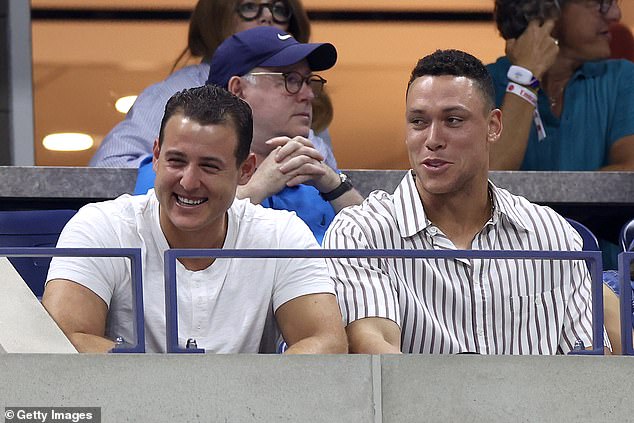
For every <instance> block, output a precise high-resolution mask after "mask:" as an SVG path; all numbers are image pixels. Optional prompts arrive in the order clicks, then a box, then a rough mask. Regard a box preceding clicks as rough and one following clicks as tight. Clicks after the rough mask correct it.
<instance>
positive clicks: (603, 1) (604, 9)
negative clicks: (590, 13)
mask: <svg viewBox="0 0 634 423" xmlns="http://www.w3.org/2000/svg"><path fill="white" fill-rule="evenodd" d="M619 2H620V0H582V1H576V3H583V4H585V5H586V6H587V7H589V8H592V9H596V10H598V11H599V13H601V14H602V15H606V14H607V13H608V12H609V11H610V9H611V8H612V6H613V5H614V4H615V3H616V4H617V5H618V4H619ZM555 3H558V2H557V1H556V0H555Z"/></svg>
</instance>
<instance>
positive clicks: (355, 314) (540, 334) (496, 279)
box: [323, 172, 592, 354]
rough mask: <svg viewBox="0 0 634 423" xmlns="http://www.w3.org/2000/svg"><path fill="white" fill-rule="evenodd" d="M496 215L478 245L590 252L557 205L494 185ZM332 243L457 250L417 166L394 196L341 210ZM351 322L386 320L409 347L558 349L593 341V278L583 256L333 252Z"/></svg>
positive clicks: (328, 244) (378, 195) (376, 196)
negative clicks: (417, 178)
mask: <svg viewBox="0 0 634 423" xmlns="http://www.w3.org/2000/svg"><path fill="white" fill-rule="evenodd" d="M489 186H490V190H491V194H492V198H493V204H494V211H493V216H492V218H491V219H490V220H489V222H487V223H486V224H485V226H484V227H483V229H482V230H481V231H480V233H478V235H476V237H475V239H474V241H473V243H472V249H476V250H569V251H572V250H576V251H578V250H581V248H582V241H581V237H580V236H579V235H578V233H577V232H576V231H575V230H574V229H573V228H572V227H571V226H570V225H569V224H568V223H567V222H566V221H565V220H564V219H563V218H562V217H561V216H559V215H558V214H556V213H555V212H554V211H553V210H551V209H550V208H548V207H542V206H539V205H535V204H532V203H530V202H529V201H528V200H526V199H524V198H522V197H519V196H515V195H512V194H510V193H509V192H508V191H506V190H504V189H500V188H497V187H495V186H494V185H493V184H492V183H490V182H489ZM323 246H324V248H345V249H355V248H361V249H455V246H454V245H453V243H452V242H451V241H450V240H449V239H448V238H446V237H445V235H444V234H443V233H442V232H441V231H440V229H438V228H437V227H435V226H434V225H433V224H432V223H431V222H430V221H428V220H427V219H426V217H425V212H424V209H423V205H422V202H421V200H420V197H419V195H418V192H417V190H416V186H415V182H414V177H413V173H411V172H408V174H407V175H406V176H405V177H404V179H403V180H402V182H401V183H400V185H399V186H398V188H397V189H396V191H395V192H394V194H388V193H386V192H383V191H375V192H373V193H372V194H370V196H369V197H368V199H366V201H365V202H364V203H363V204H362V205H359V206H354V207H349V208H346V209H344V210H342V211H341V212H340V213H339V214H338V215H337V216H336V217H335V220H334V222H333V223H332V225H331V226H330V228H329V230H328V232H327V233H326V237H325V239H324V245H323ZM328 264H329V271H330V273H331V277H332V278H333V280H334V281H335V283H336V285H337V294H338V298H339V303H340V307H341V311H342V314H343V317H344V322H345V323H346V324H349V323H351V322H353V321H355V320H358V319H363V318H365V317H383V318H387V319H390V320H393V321H394V322H396V323H397V324H398V325H399V326H400V328H401V350H402V351H403V352H410V353H439V354H442V353H448V354H452V353H458V352H478V353H482V354H556V353H567V352H568V351H570V350H571V349H572V348H573V346H574V344H575V341H576V340H577V339H580V340H581V341H583V343H584V345H585V346H590V345H591V344H592V335H591V334H592V304H591V292H590V286H591V281H590V276H589V274H588V271H587V268H586V265H585V263H584V262H583V261H566V260H534V259H528V260H466V259H451V260H444V259H330V260H329V263H328Z"/></svg>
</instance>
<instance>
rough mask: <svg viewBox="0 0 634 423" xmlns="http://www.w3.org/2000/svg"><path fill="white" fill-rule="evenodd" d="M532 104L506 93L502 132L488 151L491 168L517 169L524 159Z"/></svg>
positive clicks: (532, 109) (531, 121)
mask: <svg viewBox="0 0 634 423" xmlns="http://www.w3.org/2000/svg"><path fill="white" fill-rule="evenodd" d="M534 110H535V109H534V108H533V106H532V105H531V104H530V103H528V102H527V101H525V100H522V99H521V98H520V97H518V96H516V95H515V94H509V93H507V94H506V96H505V97H504V104H503V105H502V126H503V129H502V134H501V135H500V139H498V140H497V142H495V143H493V144H492V146H491V152H490V165H489V167H490V169H491V170H518V169H519V168H520V166H521V165H522V161H523V160H524V154H526V147H527V145H528V135H529V133H530V130H531V125H532V123H533V111H534Z"/></svg>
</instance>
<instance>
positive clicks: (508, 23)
mask: <svg viewBox="0 0 634 423" xmlns="http://www.w3.org/2000/svg"><path fill="white" fill-rule="evenodd" d="M564 3H565V0H495V7H494V9H493V14H494V16H495V23H496V24H497V27H498V31H500V35H502V38H504V39H505V40H508V39H511V38H517V37H519V36H520V35H522V33H523V32H524V30H525V29H526V27H527V26H528V23H529V22H530V21H532V20H535V19H537V20H540V21H542V22H543V21H544V20H545V19H557V18H559V16H560V14H561V11H560V10H559V8H560V6H563V4H564Z"/></svg>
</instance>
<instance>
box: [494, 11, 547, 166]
mask: <svg viewBox="0 0 634 423" xmlns="http://www.w3.org/2000/svg"><path fill="white" fill-rule="evenodd" d="M553 26H554V21H552V20H548V21H546V22H544V24H543V25H540V23H539V22H538V21H531V22H530V23H529V24H528V27H527V28H526V30H525V31H524V33H522V35H520V36H519V37H518V38H516V39H510V40H507V42H506V55H507V57H508V59H509V60H510V62H511V64H513V65H517V66H521V67H523V68H525V69H528V70H529V71H531V73H532V74H533V76H534V77H535V78H537V79H538V80H541V78H542V77H543V75H544V74H545V73H546V71H547V70H548V69H549V68H550V67H551V66H552V64H553V63H554V61H555V58H556V57H557V53H558V52H559V48H558V47H557V45H556V44H555V42H554V39H553V38H552V37H551V35H550V33H551V32H552V29H553ZM501 109H502V125H503V127H504V129H503V130H502V134H501V136H500V139H499V140H498V141H497V142H496V143H493V145H492V146H491V151H490V153H489V155H490V169H491V170H517V169H519V168H520V166H521V164H522V161H523V160H524V154H525V153H526V147H527V145H528V136H529V133H530V129H531V125H532V122H533V112H534V110H535V107H533V106H532V105H531V104H530V103H529V102H528V101H526V100H524V99H522V98H521V97H520V96H518V95H515V94H512V93H506V94H505V95H504V100H503V102H502V106H501Z"/></svg>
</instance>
